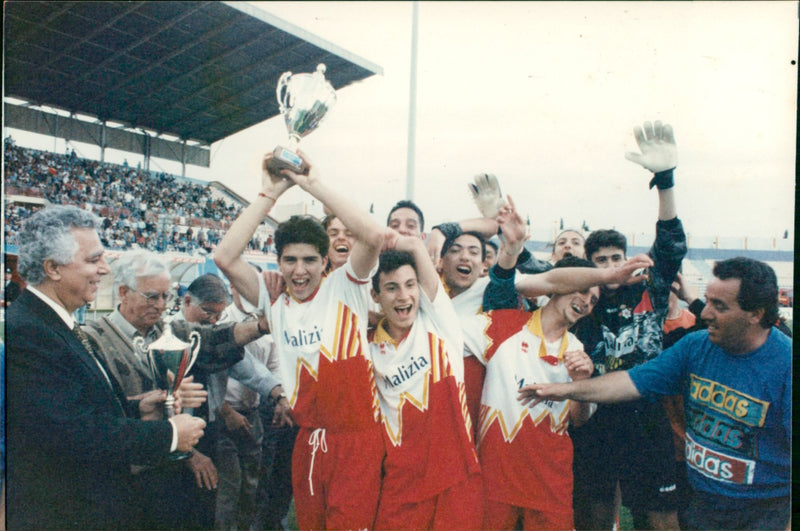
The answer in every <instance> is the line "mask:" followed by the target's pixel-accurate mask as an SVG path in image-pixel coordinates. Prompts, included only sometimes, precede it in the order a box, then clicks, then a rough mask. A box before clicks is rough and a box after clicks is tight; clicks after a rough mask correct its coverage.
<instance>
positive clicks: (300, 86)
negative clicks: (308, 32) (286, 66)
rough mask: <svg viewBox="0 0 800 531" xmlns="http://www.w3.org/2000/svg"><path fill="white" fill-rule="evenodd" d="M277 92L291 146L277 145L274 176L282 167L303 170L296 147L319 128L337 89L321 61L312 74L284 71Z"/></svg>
mask: <svg viewBox="0 0 800 531" xmlns="http://www.w3.org/2000/svg"><path fill="white" fill-rule="evenodd" d="M275 94H276V96H277V98H278V105H279V106H280V112H281V114H283V118H284V120H285V121H286V129H288V131H289V145H288V147H283V146H277V147H276V148H275V150H274V151H273V153H272V154H273V157H272V159H270V161H269V163H268V164H267V169H268V170H269V171H270V173H272V174H274V175H278V173H279V172H280V170H282V169H283V168H288V169H290V170H292V171H294V172H296V173H304V172H305V171H306V167H305V164H304V163H303V159H302V158H301V157H300V156H299V155H298V154H297V153H296V151H295V150H296V149H297V145H298V143H299V142H300V139H301V138H303V137H304V136H306V135H308V134H309V133H311V132H312V131H313V130H315V129H316V128H317V127H319V124H320V123H321V122H322V119H323V118H325V115H326V114H328V111H329V110H330V109H331V107H333V105H334V104H335V103H336V90H334V88H333V86H332V85H331V84H330V83H329V82H328V81H327V80H326V79H325V65H324V64H321V63H320V64H319V65H317V70H316V72H314V73H312V74H292V73H291V72H284V73H283V75H281V77H280V79H279V80H278V87H277V89H276V90H275Z"/></svg>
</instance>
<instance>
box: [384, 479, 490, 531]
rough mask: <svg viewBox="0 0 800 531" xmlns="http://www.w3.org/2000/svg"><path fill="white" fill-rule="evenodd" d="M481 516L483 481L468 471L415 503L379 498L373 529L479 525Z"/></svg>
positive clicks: (449, 527)
mask: <svg viewBox="0 0 800 531" xmlns="http://www.w3.org/2000/svg"><path fill="white" fill-rule="evenodd" d="M482 518H483V481H482V480H481V475H480V474H472V475H471V476H469V477H467V479H465V480H464V481H462V482H461V483H459V484H457V485H453V486H452V487H450V488H449V489H447V490H446V491H444V492H442V493H441V494H438V495H437V496H434V497H432V498H428V499H427V500H422V501H420V502H416V503H394V502H393V500H390V499H386V497H382V498H381V502H380V507H379V508H378V516H377V517H376V519H375V529H376V530H378V529H387V530H395V529H403V530H412V529H453V530H465V529H480V527H481V520H482Z"/></svg>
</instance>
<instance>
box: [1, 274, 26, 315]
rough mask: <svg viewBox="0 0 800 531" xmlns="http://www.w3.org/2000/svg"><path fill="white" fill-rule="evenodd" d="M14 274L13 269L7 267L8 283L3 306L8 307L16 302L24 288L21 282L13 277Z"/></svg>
mask: <svg viewBox="0 0 800 531" xmlns="http://www.w3.org/2000/svg"><path fill="white" fill-rule="evenodd" d="M13 276H14V274H13V271H11V269H10V268H8V267H7V268H6V284H5V289H4V292H3V306H5V307H6V308H8V306H9V305H10V304H11V303H12V302H14V301H15V300H16V299H17V297H19V294H20V292H21V291H22V288H20V286H19V284H17V282H16V281H15V280H14V279H13V278H12V277H13Z"/></svg>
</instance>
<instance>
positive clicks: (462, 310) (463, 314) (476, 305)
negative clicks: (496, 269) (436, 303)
mask: <svg viewBox="0 0 800 531" xmlns="http://www.w3.org/2000/svg"><path fill="white" fill-rule="evenodd" d="M488 285H489V277H488V276H485V277H480V278H478V279H477V280H476V281H475V282H474V283H473V284H472V285H471V286H470V287H469V288H467V290H465V291H462V292H461V293H459V294H458V295H456V296H455V297H453V298H452V299H450V300H452V301H453V307H454V308H455V309H456V314H457V315H458V317H459V319H462V320H464V319H470V318H472V317H474V316H475V314H478V313H480V312H481V310H482V309H483V292H484V291H486V286H488Z"/></svg>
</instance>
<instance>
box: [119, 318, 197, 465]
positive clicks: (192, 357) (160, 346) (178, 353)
mask: <svg viewBox="0 0 800 531" xmlns="http://www.w3.org/2000/svg"><path fill="white" fill-rule="evenodd" d="M189 341H190V343H186V342H185V341H181V340H180V339H179V338H177V337H175V335H174V334H173V333H172V326H171V325H170V324H166V325H165V327H164V333H163V334H162V335H161V337H159V338H158V339H157V340H156V341H153V342H152V343H151V344H150V345H149V346H148V347H146V348H145V345H144V339H143V338H141V337H137V338H136V339H134V340H133V344H134V347H136V349H137V350H139V351H140V352H142V353H145V352H146V354H147V361H148V362H149V364H150V369H151V370H152V371H153V377H154V378H155V380H156V382H159V384H160V385H162V386H165V387H166V389H167V400H166V402H164V407H165V409H166V411H167V418H172V417H174V416H175V390H176V389H178V387H180V385H181V382H182V381H183V378H184V376H186V375H187V374H188V373H189V370H190V369H191V368H192V365H194V362H195V361H197V354H198V353H199V351H200V334H199V333H198V332H197V331H196V330H193V331H192V332H191V333H190V334H189ZM169 373H171V374H172V381H170V379H169V377H168V374H169ZM188 456H189V454H188V453H186V452H173V453H172V454H171V455H170V459H173V460H176V459H184V458H186V457H188Z"/></svg>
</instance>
